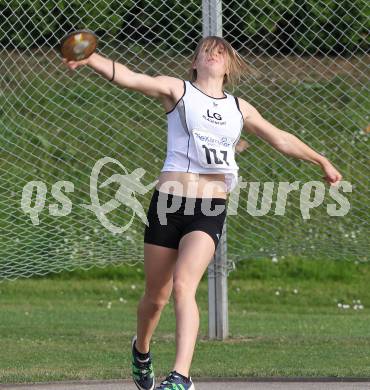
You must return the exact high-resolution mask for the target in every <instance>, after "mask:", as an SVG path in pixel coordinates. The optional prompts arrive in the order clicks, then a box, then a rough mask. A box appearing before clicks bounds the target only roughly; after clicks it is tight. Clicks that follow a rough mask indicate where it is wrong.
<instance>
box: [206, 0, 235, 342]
mask: <svg viewBox="0 0 370 390" xmlns="http://www.w3.org/2000/svg"><path fill="white" fill-rule="evenodd" d="M202 12H203V37H206V36H209V35H217V36H220V37H222V1H221V0H203V1H202ZM226 241H227V240H226V219H225V223H224V226H223V231H222V235H221V238H220V242H219V244H218V246H217V250H216V252H215V255H214V258H213V260H212V262H211V263H210V265H209V266H208V337H209V338H210V339H219V340H223V339H225V338H226V337H228V333H229V321H228V306H227V305H228V300H227V243H226Z"/></svg>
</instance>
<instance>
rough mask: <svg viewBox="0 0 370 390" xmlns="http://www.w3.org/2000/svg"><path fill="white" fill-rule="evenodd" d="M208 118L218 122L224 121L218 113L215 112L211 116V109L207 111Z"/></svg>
mask: <svg viewBox="0 0 370 390" xmlns="http://www.w3.org/2000/svg"><path fill="white" fill-rule="evenodd" d="M207 116H208V118H212V119H216V120H217V121H222V116H221V115H220V114H218V113H217V112H214V113H213V114H211V113H210V112H209V109H208V110H207Z"/></svg>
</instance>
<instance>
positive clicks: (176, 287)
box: [173, 278, 195, 300]
mask: <svg viewBox="0 0 370 390" xmlns="http://www.w3.org/2000/svg"><path fill="white" fill-rule="evenodd" d="M189 296H191V297H194V296H195V289H194V287H193V286H192V285H191V283H189V282H187V281H186V280H184V279H181V278H174V281H173V297H174V299H175V300H178V299H181V298H183V297H189Z"/></svg>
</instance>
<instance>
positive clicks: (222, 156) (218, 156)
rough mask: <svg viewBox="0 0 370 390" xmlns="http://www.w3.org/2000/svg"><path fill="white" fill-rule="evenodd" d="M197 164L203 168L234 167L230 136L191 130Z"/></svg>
mask: <svg viewBox="0 0 370 390" xmlns="http://www.w3.org/2000/svg"><path fill="white" fill-rule="evenodd" d="M192 134H193V139H194V144H195V148H196V150H197V155H198V161H199V164H200V165H201V166H202V167H204V168H235V165H236V163H235V160H234V151H233V142H232V139H231V138H228V137H225V136H220V135H215V134H212V133H208V132H205V131H201V130H197V129H194V130H193V131H192Z"/></svg>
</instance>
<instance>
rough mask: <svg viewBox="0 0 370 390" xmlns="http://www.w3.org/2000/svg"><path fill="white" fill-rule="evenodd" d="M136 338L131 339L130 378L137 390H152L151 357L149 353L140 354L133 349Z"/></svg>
mask: <svg viewBox="0 0 370 390" xmlns="http://www.w3.org/2000/svg"><path fill="white" fill-rule="evenodd" d="M136 339H137V336H136V335H135V336H134V337H133V338H132V342H131V349H132V378H133V380H134V382H135V385H136V386H137V388H138V389H139V390H153V389H154V386H155V378H154V371H153V365H152V357H151V354H150V351H149V352H148V353H147V354H144V355H143V354H140V353H139V352H138V351H137V350H136V348H135V342H136Z"/></svg>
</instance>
